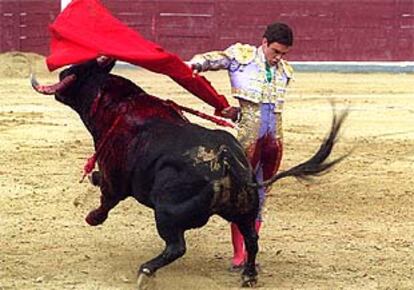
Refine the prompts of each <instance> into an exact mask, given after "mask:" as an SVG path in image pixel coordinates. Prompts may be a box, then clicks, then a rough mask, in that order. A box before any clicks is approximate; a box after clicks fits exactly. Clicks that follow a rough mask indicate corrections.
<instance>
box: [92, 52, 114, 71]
mask: <svg viewBox="0 0 414 290" xmlns="http://www.w3.org/2000/svg"><path fill="white" fill-rule="evenodd" d="M96 62H97V64H98V65H99V66H100V67H101V69H103V71H104V72H106V73H109V72H110V71H111V70H112V69H113V67H114V66H115V62H116V59H114V58H112V57H108V56H99V57H98V58H97V59H96Z"/></svg>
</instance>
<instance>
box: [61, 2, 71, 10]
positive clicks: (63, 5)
mask: <svg viewBox="0 0 414 290" xmlns="http://www.w3.org/2000/svg"><path fill="white" fill-rule="evenodd" d="M70 1H71V0H60V10H61V11H62V10H63V9H65V7H66V6H67V5H68V4H69V3H70Z"/></svg>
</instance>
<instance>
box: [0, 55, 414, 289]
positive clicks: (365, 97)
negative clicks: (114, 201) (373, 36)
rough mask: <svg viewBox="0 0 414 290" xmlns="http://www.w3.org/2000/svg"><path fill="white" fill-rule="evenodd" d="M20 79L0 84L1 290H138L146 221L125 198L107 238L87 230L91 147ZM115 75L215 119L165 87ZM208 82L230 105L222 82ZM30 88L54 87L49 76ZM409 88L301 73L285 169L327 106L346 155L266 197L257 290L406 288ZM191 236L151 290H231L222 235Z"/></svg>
mask: <svg viewBox="0 0 414 290" xmlns="http://www.w3.org/2000/svg"><path fill="white" fill-rule="evenodd" d="M18 62H19V63H20V65H21V66H22V67H24V62H25V60H24V59H23V58H22V59H20V60H18ZM3 67H4V66H3ZM14 67H15V66H9V69H8V70H3V73H2V74H0V188H1V190H0V289H1V290H5V289H87V290H89V289H135V281H136V272H137V268H138V266H139V265H140V264H141V263H143V262H144V261H146V260H148V259H150V258H152V257H153V256H155V255H157V254H158V253H159V252H160V251H161V250H162V248H163V243H162V241H161V240H160V238H159V237H158V235H157V233H156V230H155V226H154V219H153V216H152V211H151V210H149V209H147V208H145V207H144V206H142V205H140V204H137V203H136V202H135V201H134V200H132V199H129V200H126V201H125V202H123V203H121V204H120V205H119V206H118V207H116V208H115V209H114V210H113V211H112V212H111V214H110V217H109V218H108V220H107V221H106V222H105V223H104V224H103V225H102V226H99V227H96V228H92V227H89V226H88V225H87V224H86V223H85V222H84V217H85V215H86V214H87V213H88V211H89V210H90V209H92V208H94V207H95V206H96V205H97V204H98V198H99V192H98V190H97V189H96V188H94V187H92V186H91V185H90V184H88V183H87V182H84V183H79V182H78V181H79V179H80V177H81V171H82V167H83V164H84V161H85V158H87V157H88V156H89V155H91V154H92V153H93V149H92V144H91V138H90V136H89V135H88V134H87V132H86V130H85V128H84V126H83V125H82V124H81V122H80V120H79V118H78V116H77V115H76V114H75V113H74V112H72V111H71V110H70V109H69V108H67V107H64V106H63V105H61V104H59V103H58V102H56V101H55V100H54V99H53V97H47V96H42V95H38V94H36V93H35V92H33V91H32V89H31V87H30V85H29V81H28V79H27V78H26V76H27V74H28V71H25V70H21V69H20V70H19V71H20V73H18V74H16V72H15V73H13V72H11V71H10V70H11V69H13V68H14ZM116 72H117V73H119V74H122V75H124V76H127V77H130V78H131V79H133V80H134V81H135V82H137V83H138V84H140V85H141V86H142V87H143V88H145V89H146V90H147V91H148V92H150V93H152V94H155V95H158V96H160V97H163V98H170V99H173V100H175V101H177V102H178V103H180V104H184V105H186V106H191V107H194V108H196V109H198V110H203V111H205V112H212V109H210V108H208V107H207V106H206V105H204V104H203V103H202V102H200V101H198V100H197V99H195V97H192V96H190V95H189V94H187V93H185V92H184V91H183V90H182V89H181V88H180V87H178V86H177V85H175V84H174V83H172V82H171V81H169V80H168V79H167V78H165V77H163V76H159V75H154V74H150V73H148V72H145V71H142V70H128V69H117V70H116ZM207 77H208V78H209V79H210V80H211V81H212V82H213V84H214V85H215V86H216V87H217V88H218V89H219V91H221V92H222V93H225V94H228V92H229V87H228V84H227V76H226V75H225V74H224V73H211V74H207ZM38 78H39V79H40V81H42V82H46V83H51V82H53V81H55V80H56V75H53V74H50V75H49V74H46V73H44V72H43V73H42V72H40V73H38ZM413 84H414V75H412V74H411V75H410V74H337V73H322V74H321V73H314V74H312V73H297V74H296V81H295V83H294V84H293V86H292V88H291V91H290V94H289V96H288V98H287V101H286V107H285V108H286V111H285V115H284V127H285V155H284V159H283V164H282V169H283V168H288V167H290V166H292V165H294V164H296V163H297V162H299V161H303V160H304V159H306V158H307V157H308V156H310V154H312V152H313V151H315V150H316V149H317V147H318V144H319V143H320V142H321V140H322V138H323V137H324V135H325V133H326V132H327V131H328V129H329V125H330V118H331V108H330V104H329V100H335V101H336V103H337V108H338V109H339V110H340V109H343V108H345V107H348V106H349V107H350V110H351V114H350V116H349V118H348V121H347V122H346V124H345V128H344V130H343V132H342V137H341V139H340V142H339V143H338V146H337V148H336V149H335V152H334V155H335V156H340V155H341V154H343V153H345V152H348V151H349V150H352V149H353V150H354V151H353V154H352V155H351V156H350V157H349V158H347V159H346V160H345V161H343V163H341V164H339V165H338V166H337V167H336V168H335V169H334V170H332V171H331V172H330V173H329V174H327V175H325V176H322V177H320V178H319V179H317V180H316V181H315V182H313V183H303V182H298V181H296V180H295V179H285V180H282V181H280V182H279V183H277V184H276V185H275V186H274V188H273V190H272V191H271V193H270V195H269V198H268V200H267V204H266V212H265V225H264V227H263V230H262V232H261V238H260V253H259V256H258V259H259V262H260V264H261V267H262V271H261V273H260V282H259V286H260V289H413V288H414V210H413V205H414V196H413V194H414V176H413V170H414V125H413V124H414V101H413V97H414V85H413ZM193 120H194V121H195V122H198V123H201V124H204V125H206V126H210V127H212V126H213V125H212V124H210V123H208V122H207V121H204V120H200V119H196V118H193ZM186 237H187V245H188V251H187V254H186V255H185V256H184V257H183V258H182V259H180V260H179V261H177V262H175V263H174V264H172V265H170V266H168V267H165V268H164V269H162V270H160V271H159V272H158V273H157V275H156V278H155V281H154V282H153V284H152V286H153V288H154V289H199V290H204V289H237V288H238V285H239V282H240V277H239V274H235V273H229V272H228V271H227V268H228V266H229V259H230V251H231V249H230V241H229V239H230V237H229V226H228V224H227V223H226V222H225V221H223V220H222V219H220V218H219V217H213V218H212V219H211V220H210V222H209V224H208V225H207V226H206V227H204V228H202V229H200V230H194V231H190V232H187V235H186Z"/></svg>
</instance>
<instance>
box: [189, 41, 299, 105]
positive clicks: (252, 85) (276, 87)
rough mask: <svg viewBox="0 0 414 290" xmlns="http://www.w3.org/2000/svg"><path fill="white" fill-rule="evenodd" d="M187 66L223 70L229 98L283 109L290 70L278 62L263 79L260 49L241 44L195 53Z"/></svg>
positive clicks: (262, 58)
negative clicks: (227, 75)
mask: <svg viewBox="0 0 414 290" xmlns="http://www.w3.org/2000/svg"><path fill="white" fill-rule="evenodd" d="M188 63H189V64H196V65H198V66H199V67H200V68H201V71H208V70H220V69H226V70H227V71H228V73H229V77H230V82H231V90H232V95H233V97H235V98H239V99H243V100H247V101H250V102H253V103H272V104H275V105H276V108H275V111H276V112H281V111H282V109H283V103H284V97H285V94H286V87H287V85H288V83H289V81H290V79H292V74H293V69H292V67H291V66H290V65H289V64H288V63H287V62H286V61H284V60H281V61H280V62H279V64H278V66H277V67H270V72H271V76H270V77H269V75H268V76H266V58H265V55H264V53H263V49H262V47H261V46H260V47H258V48H256V47H254V46H252V45H248V44H241V43H236V44H234V45H232V46H230V47H229V48H227V49H226V50H225V51H213V52H208V53H204V54H197V55H195V56H194V57H193V58H192V59H191V60H190V61H189V62H188ZM268 70H269V68H268ZM268 74H269V71H268Z"/></svg>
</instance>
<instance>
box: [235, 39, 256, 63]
mask: <svg viewBox="0 0 414 290" xmlns="http://www.w3.org/2000/svg"><path fill="white" fill-rule="evenodd" d="M230 51H231V54H232V55H233V56H234V59H235V60H236V61H237V62H238V63H240V64H243V65H246V64H249V63H251V62H252V61H253V60H254V58H255V56H256V47H254V46H252V45H249V44H241V43H236V44H235V45H233V46H231V48H230Z"/></svg>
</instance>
